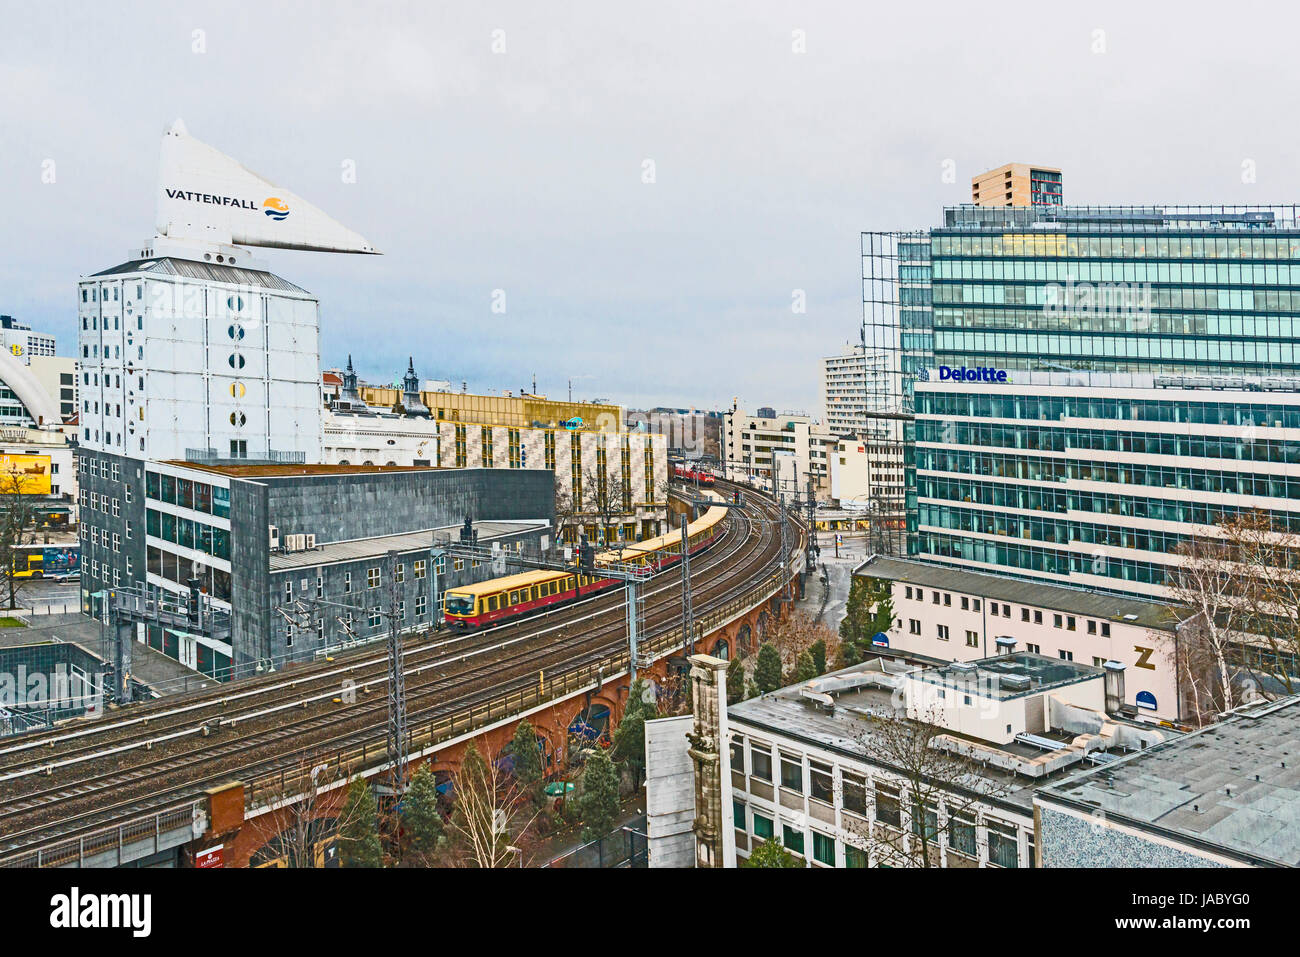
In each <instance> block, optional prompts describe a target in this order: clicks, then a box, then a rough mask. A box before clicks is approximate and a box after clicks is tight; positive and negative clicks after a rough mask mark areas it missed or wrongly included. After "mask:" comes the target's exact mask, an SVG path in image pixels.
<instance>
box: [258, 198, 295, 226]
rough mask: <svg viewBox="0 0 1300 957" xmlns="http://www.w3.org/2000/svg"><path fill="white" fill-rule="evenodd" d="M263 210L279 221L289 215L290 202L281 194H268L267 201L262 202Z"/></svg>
mask: <svg viewBox="0 0 1300 957" xmlns="http://www.w3.org/2000/svg"><path fill="white" fill-rule="evenodd" d="M262 206H263V207H264V208H263V212H265V213H266V215H268V216H270V217H271V218H272V219H274V220H275V221H276V222H277V223H278V222H279V221H280V220H282V219H286V218H288V216H289V204H288V203H286V202H285V201H284V200H282V199H281V198H280V197H279V196H268V197H267V199H266V202H264V203H263V204H262Z"/></svg>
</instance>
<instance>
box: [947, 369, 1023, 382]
mask: <svg viewBox="0 0 1300 957" xmlns="http://www.w3.org/2000/svg"><path fill="white" fill-rule="evenodd" d="M939 381H940V382H945V381H946V382H1006V381H1007V372H1006V370H1005V369H990V368H989V367H988V366H979V367H977V368H974V369H968V368H966V367H965V366H961V367H959V368H956V369H953V368H951V367H950V366H939Z"/></svg>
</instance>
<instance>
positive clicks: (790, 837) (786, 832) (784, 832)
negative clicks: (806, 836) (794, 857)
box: [781, 824, 803, 854]
mask: <svg viewBox="0 0 1300 957" xmlns="http://www.w3.org/2000/svg"><path fill="white" fill-rule="evenodd" d="M781 843H782V844H784V845H785V849H786V850H787V851H789V852H790V853H791V854H803V831H796V830H795V829H794V828H792V827H791V826H790V825H789V824H783V825H781Z"/></svg>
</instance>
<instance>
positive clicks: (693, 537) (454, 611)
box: [443, 505, 727, 628]
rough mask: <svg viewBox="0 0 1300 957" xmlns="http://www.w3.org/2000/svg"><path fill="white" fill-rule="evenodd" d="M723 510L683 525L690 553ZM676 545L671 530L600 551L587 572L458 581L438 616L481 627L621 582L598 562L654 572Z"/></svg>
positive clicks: (670, 560) (671, 561) (706, 540)
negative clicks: (467, 582)
mask: <svg viewBox="0 0 1300 957" xmlns="http://www.w3.org/2000/svg"><path fill="white" fill-rule="evenodd" d="M726 514H727V510H726V509H725V508H723V507H721V506H719V505H715V506H713V507H711V508H710V509H708V511H706V512H705V513H704V514H703V515H701V516H700V517H699V518H697V519H696V520H695V521H693V522H691V523H690V524H689V525H687V526H686V536H687V542H688V543H689V545H688V547H689V549H690V552H691V554H692V555H694V554H695V553H696V552H698V551H700V550H701V549H705V548H708V547H709V546H710V545H711V544H713V541H714V539H715V538H716V537H717V533H718V530H719V528H720V527H721V524H722V519H723V518H724V517H725V516H726ZM681 548H682V534H681V532H680V531H676V532H671V533H669V534H667V535H660V536H659V537H658V538H651V539H647V540H646V541H644V542H636V543H634V544H630V545H626V546H624V547H622V548H614V549H611V550H608V551H604V552H600V553H598V554H597V555H596V567H595V568H593V569H590V570H589V571H587V572H581V571H576V570H566V571H533V572H522V573H520V574H518V575H507V576H506V577H504V578H494V579H491V580H490V581H485V582H479V583H478V584H476V585H460V586H458V587H456V588H451V589H448V591H447V594H446V597H445V599H444V600H443V614H444V616H445V618H446V620H447V623H448V624H449V625H452V626H454V627H458V628H482V627H483V626H485V625H491V624H495V623H497V622H499V621H502V620H504V619H508V618H514V617H517V616H519V615H527V614H529V613H531V612H535V611H540V610H541V609H544V608H549V607H551V606H553V605H560V604H563V603H565V602H570V601H575V600H577V599H579V598H585V597H586V596H588V595H593V594H596V593H597V592H601V591H604V590H605V589H607V588H614V587H617V586H619V585H621V584H622V582H621V581H620V580H618V579H615V578H606V577H604V576H602V575H601V574H600V565H601V564H602V563H606V562H621V563H622V564H625V565H642V566H646V565H648V566H650V568H652V569H653V570H654V571H659V570H661V569H664V568H668V567H670V566H672V565H675V564H676V563H677V562H679V561H681V557H682V555H681Z"/></svg>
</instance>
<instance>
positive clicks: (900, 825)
mask: <svg viewBox="0 0 1300 957" xmlns="http://www.w3.org/2000/svg"><path fill="white" fill-rule="evenodd" d="M695 660H696V661H698V660H699V659H698V658H697V659H695ZM692 676H693V677H694V672H693V673H692ZM1122 685H1123V671H1122V669H1102V668H1094V667H1092V666H1090V665H1082V664H1078V663H1075V662H1070V661H1062V660H1059V659H1054V658H1048V657H1044V656H1041V655H1036V654H1032V653H1027V652H1013V653H1009V654H1005V655H1000V656H994V657H991V658H985V659H983V660H981V661H978V662H962V663H946V664H945V663H942V662H935V661H927V660H925V659H923V658H914V657H909V656H892V655H891V656H888V657H878V658H872V659H870V660H868V661H866V662H863V663H861V664H858V665H854V666H853V667H850V668H846V669H844V670H842V671H838V672H835V673H833V674H829V675H823V676H822V677H819V678H814V679H812V680H811V681H806V682H803V683H800V684H796V685H792V686H790V687H787V688H782V689H779V690H777V691H774V692H771V693H769V694H764V695H761V696H760V697H757V698H751V699H749V700H746V701H742V702H739V703H737V704H733V705H725V703H724V704H723V706H722V707H715V708H713V709H710V710H709V711H706V712H705V717H706V720H709V721H710V722H711V723H710V724H709V725H708V726H707V727H706V728H705V729H704V733H703V734H700V732H699V731H698V730H697V731H696V733H695V734H694V735H693V736H691V737H689V738H688V736H687V735H688V733H690V732H691V730H692V726H691V724H690V723H689V722H688V719H683V718H665V719H660V720H656V721H649V722H647V723H646V739H647V745H646V753H647V758H648V762H647V765H648V766H647V769H646V776H647V802H648V803H647V808H648V810H649V811H650V812H651V815H652V819H651V821H650V822H649V824H648V833H649V836H650V840H649V845H650V846H649V856H650V863H651V866H652V867H653V866H658V865H660V864H667V865H669V866H673V865H676V866H681V865H682V864H684V863H685V861H687V860H689V859H690V858H689V857H687V854H686V853H685V852H686V850H687V849H689V848H690V847H691V846H692V845H695V844H697V843H698V842H700V841H704V840H708V839H710V836H711V832H712V831H714V830H716V828H709V827H708V826H707V823H708V822H707V818H705V817H704V815H705V814H707V811H708V809H709V808H713V807H717V808H719V809H720V812H721V813H720V814H719V815H718V816H719V817H720V818H721V821H720V822H718V825H719V826H720V830H721V833H720V834H718V835H717V838H718V844H719V845H720V847H719V848H718V849H717V853H719V854H720V855H721V862H720V865H719V866H722V867H734V866H736V864H737V861H738V860H743V859H745V858H747V857H749V855H750V854H751V853H753V851H754V850H755V849H756V848H757V847H758V846H759V845H760V844H762V843H764V842H767V841H777V842H779V843H780V844H781V845H782V846H783V847H784V848H785V849H786V850H787V851H788V852H790V853H791V854H793V855H795V858H796V860H797V861H798V862H799V863H800V864H801V865H803V866H806V867H813V868H816V867H828V868H841V867H842V868H865V867H881V866H886V867H917V866H921V864H922V857H923V854H924V853H925V851H927V850H928V857H929V866H933V867H945V868H982V867H994V868H1026V867H1034V866H1037V861H1038V848H1037V846H1036V844H1037V842H1036V828H1035V822H1034V795H1035V793H1036V792H1037V791H1038V789H1040V788H1042V787H1044V786H1046V785H1048V784H1050V783H1054V782H1057V781H1060V780H1062V779H1063V778H1064V777H1067V776H1068V775H1070V774H1072V773H1074V772H1076V771H1079V770H1081V769H1084V768H1087V767H1089V766H1091V764H1092V763H1093V762H1098V763H1100V762H1103V761H1113V760H1115V759H1116V758H1119V757H1121V756H1123V755H1125V754H1129V753H1135V752H1137V751H1140V750H1142V749H1144V748H1147V747H1152V746H1155V745H1158V744H1160V743H1162V742H1164V741H1166V740H1169V739H1170V738H1171V737H1174V736H1176V732H1171V731H1168V730H1165V729H1162V728H1155V727H1151V726H1144V725H1138V724H1135V723H1133V722H1131V721H1127V720H1125V719H1124V718H1123V717H1121V716H1118V715H1117V714H1116V713H1115V712H1116V711H1117V710H1118V709H1117V708H1116V707H1115V702H1116V700H1117V697H1120V696H1122ZM916 719H920V720H922V721H924V722H925V723H926V724H932V725H937V726H939V727H940V728H941V729H943V730H942V732H941V733H939V734H937V735H935V736H934V737H933V738H930V739H928V740H925V744H924V745H923V746H924V747H925V748H926V749H927V751H930V750H932V751H933V752H934V754H935V755H936V756H935V757H932V758H931V757H927V758H925V759H923V760H924V764H922V765H921V766H920V769H919V776H920V779H921V780H920V782H917V781H916V780H914V779H913V778H911V777H909V775H908V774H906V773H903V772H901V771H900V767H902V766H905V765H906V762H907V761H908V759H909V758H911V756H912V755H914V754H915V753H916V751H915V750H912V751H909V750H908V748H909V745H908V743H907V742H908V739H909V735H908V733H907V732H906V731H902V730H895V731H886V730H885V727H884V724H883V723H884V722H891V723H892V722H903V721H905V720H916ZM691 720H694V721H695V722H696V724H699V723H700V722H699V719H698V718H697V719H691ZM710 740H716V741H718V742H719V743H720V745H721V746H720V747H718V749H717V759H718V762H717V763H718V764H719V765H720V766H721V767H720V770H719V773H718V774H717V775H716V777H715V778H713V779H712V782H713V783H711V782H710V781H708V780H705V781H701V780H700V779H699V777H696V779H695V782H694V783H695V787H694V788H693V789H690V790H688V789H684V788H681V787H680V785H679V783H678V781H676V780H674V778H678V779H679V778H680V777H681V776H682V774H683V773H686V774H693V775H697V776H698V775H700V770H699V763H700V762H699V761H698V759H697V760H696V761H695V762H694V765H692V762H691V757H693V756H695V755H697V754H698V753H699V752H700V751H702V750H704V749H705V748H707V747H708V746H709V742H710ZM912 740H922V739H921V738H919V737H914V738H913V739H912ZM701 742H703V743H701ZM941 754H947V755H950V756H951V757H950V758H943V757H939V756H938V755H941ZM683 755H687V757H686V759H685V760H683ZM661 767H667V768H671V769H672V770H673V771H674V772H675V774H674V775H673V776H672V777H670V776H667V775H665V774H664V773H662V771H661ZM912 767H916V765H915V764H914V765H912ZM715 787H716V788H717V789H718V790H717V791H711V792H709V793H706V792H705V791H704V790H703V789H704V788H710V789H712V788H715ZM719 792H720V793H719ZM701 798H702V799H703V801H702V802H701ZM701 804H703V806H701ZM690 818H693V819H694V824H695V826H694V827H693V828H689V827H685V826H684V824H685V822H686V821H687V820H689V819H690ZM702 823H703V824H705V825H706V826H703V827H702V826H701V825H702ZM923 829H924V833H925V834H926V835H927V844H928V847H923V846H922V845H921V843H920V841H919V838H918V836H919V835H921V834H922V833H923ZM710 856H712V854H711V855H710ZM694 857H695V858H696V860H699V858H700V855H699V854H698V853H697V854H696V855H694Z"/></svg>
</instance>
